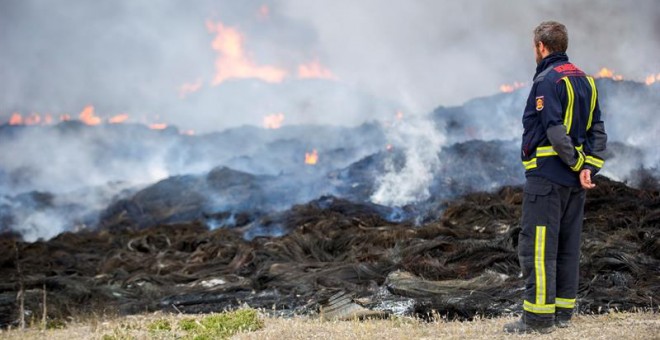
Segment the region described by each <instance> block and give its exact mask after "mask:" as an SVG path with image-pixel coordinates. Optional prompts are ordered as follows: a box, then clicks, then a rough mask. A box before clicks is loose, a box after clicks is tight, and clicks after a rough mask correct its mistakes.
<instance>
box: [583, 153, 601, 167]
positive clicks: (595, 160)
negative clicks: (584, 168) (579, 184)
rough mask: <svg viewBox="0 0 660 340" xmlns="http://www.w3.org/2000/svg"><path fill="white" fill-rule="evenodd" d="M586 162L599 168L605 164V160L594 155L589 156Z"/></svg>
mask: <svg viewBox="0 0 660 340" xmlns="http://www.w3.org/2000/svg"><path fill="white" fill-rule="evenodd" d="M584 162H585V163H587V164H591V165H593V166H595V167H597V168H599V169H600V168H602V167H603V165H604V164H605V161H604V160H602V159H600V158H597V157H594V156H587V159H586V160H585V161H584Z"/></svg>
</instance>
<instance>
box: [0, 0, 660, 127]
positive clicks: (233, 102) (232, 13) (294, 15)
mask: <svg viewBox="0 0 660 340" xmlns="http://www.w3.org/2000/svg"><path fill="white" fill-rule="evenodd" d="M264 6H265V7H266V8H267V9H268V10H267V11H266V12H267V13H266V14H264V13H263V8H264ZM209 20H210V21H212V22H222V23H223V24H224V25H226V26H228V27H233V28H235V29H236V30H238V31H239V32H240V33H241V34H242V35H243V37H244V48H245V51H246V54H247V55H248V56H249V58H250V59H251V60H253V61H254V62H255V63H257V64H259V65H271V66H275V67H278V68H281V69H284V70H287V77H286V78H285V79H284V80H283V81H282V82H281V83H267V82H264V81H262V80H258V79H230V80H228V81H226V82H223V83H221V84H219V85H217V86H213V85H212V84H211V82H212V80H213V78H214V75H215V72H216V69H215V65H214V62H215V60H216V58H217V56H218V54H217V53H216V51H214V50H213V49H212V48H211V42H212V40H213V38H214V35H213V34H212V33H210V32H209V31H208V30H207V28H206V26H205V23H206V22H207V21H209ZM543 20H558V21H561V22H563V23H564V24H566V26H567V27H568V30H569V36H570V43H569V50H568V53H569V56H570V57H571V59H572V61H573V62H575V63H576V64H577V65H578V66H579V67H581V68H583V69H584V70H585V71H587V72H590V73H594V72H597V71H598V70H599V69H600V68H601V67H608V68H611V69H613V70H614V71H615V72H617V73H620V74H622V75H624V77H626V78H628V79H636V80H643V79H644V77H645V76H646V75H648V74H652V73H653V74H657V73H660V58H658V55H660V39H658V38H659V37H658V32H660V4H658V2H657V1H653V0H648V1H580V2H576V1H568V0H563V1H523V0H516V1H506V2H505V1H431V0H421V1H399V0H393V1H387V2H385V1H376V0H360V1H348V0H333V1H300V0H267V1H249V0H248V1H209V0H201V1H174V0H171V1H157V2H155V1H148V0H116V1H83V0H62V1H47V0H41V1H40V0H15V1H12V0H1V1H0V81H1V84H2V85H1V86H2V87H1V88H0V123H4V122H6V121H7V120H8V118H9V116H10V115H11V114H12V113H13V112H20V113H22V114H29V113H32V112H38V113H42V114H43V113H52V114H55V115H57V114H62V113H69V114H71V115H73V116H76V115H77V114H78V113H79V112H80V111H81V110H82V109H83V107H84V106H85V105H94V107H95V109H96V113H97V114H98V115H99V116H101V117H104V118H107V117H109V116H112V115H115V114H119V113H128V114H129V115H131V117H132V119H133V120H134V121H141V120H142V121H145V122H153V121H163V122H166V123H171V124H175V125H177V126H179V127H180V128H182V129H195V130H198V131H201V132H208V131H213V130H220V129H224V128H228V127H232V126H238V125H244V124H248V125H259V124H261V120H262V118H263V117H264V116H265V115H269V114H273V113H283V114H284V115H285V116H286V119H285V121H284V123H285V124H301V123H305V124H340V125H355V124H359V123H361V122H364V121H367V120H373V119H384V118H387V117H390V116H392V115H394V114H395V112H396V110H402V111H405V112H407V113H413V114H414V113H427V112H429V111H431V110H432V109H433V108H435V107H436V106H438V105H457V104H461V103H463V102H465V101H466V100H468V99H471V98H475V97H480V96H486V95H490V94H493V93H495V92H497V91H498V87H499V85H500V84H502V83H511V82H514V81H528V80H529V79H530V78H531V75H532V74H533V71H534V67H535V64H534V57H533V52H532V42H531V38H532V34H531V31H532V29H533V28H534V26H535V25H537V24H538V23H539V22H540V21H543ZM314 60H316V61H318V62H319V63H321V64H322V65H323V66H324V67H326V68H327V69H329V70H331V71H332V73H333V74H334V75H335V76H336V78H337V79H336V80H328V79H299V78H298V77H297V75H296V70H297V67H298V65H301V64H304V63H308V62H310V61H314ZM196 81H200V82H201V84H202V86H201V89H200V90H199V91H197V92H195V93H190V94H189V95H187V96H186V97H185V98H181V97H180V96H179V88H180V87H181V86H182V84H184V83H193V82H196Z"/></svg>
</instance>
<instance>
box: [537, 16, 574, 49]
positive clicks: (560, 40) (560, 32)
mask: <svg viewBox="0 0 660 340" xmlns="http://www.w3.org/2000/svg"><path fill="white" fill-rule="evenodd" d="M539 42H542V43H543V45H545V47H546V48H547V49H548V51H549V52H550V53H553V52H566V49H568V31H567V30H566V26H564V25H563V24H561V23H558V22H556V21H544V22H542V23H540V24H539V25H538V26H536V28H535V29H534V45H538V43H539Z"/></svg>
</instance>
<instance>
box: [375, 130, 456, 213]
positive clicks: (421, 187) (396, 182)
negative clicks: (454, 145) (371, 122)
mask: <svg viewBox="0 0 660 340" xmlns="http://www.w3.org/2000/svg"><path fill="white" fill-rule="evenodd" d="M388 137H389V138H390V140H391V141H392V145H394V147H396V148H400V149H402V150H403V154H404V156H405V160H404V164H403V166H402V167H401V168H399V167H397V166H396V165H395V164H394V162H393V159H392V158H390V159H388V160H387V163H386V165H385V167H386V171H387V172H386V173H384V174H382V175H381V176H380V177H379V178H377V179H376V187H377V188H376V190H375V192H374V193H373V195H372V196H371V200H372V201H373V202H374V203H379V204H384V205H388V206H403V205H406V204H410V203H414V202H419V201H423V200H425V199H427V198H429V197H430V195H431V194H430V192H429V185H430V184H431V182H432V181H433V179H434V178H435V177H436V175H437V174H436V173H435V171H436V170H437V168H438V165H439V164H440V160H439V159H438V152H439V151H440V148H441V147H442V146H443V145H444V143H445V137H444V135H443V133H442V132H440V131H438V130H437V129H436V128H435V124H434V123H433V122H432V121H430V120H429V119H428V118H427V117H411V118H409V119H401V120H399V121H397V122H395V124H394V126H392V128H391V130H390V133H389V135H388Z"/></svg>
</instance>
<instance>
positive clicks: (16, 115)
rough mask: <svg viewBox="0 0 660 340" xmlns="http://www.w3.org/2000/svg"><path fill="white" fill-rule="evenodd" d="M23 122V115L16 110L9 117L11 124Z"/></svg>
mask: <svg viewBox="0 0 660 340" xmlns="http://www.w3.org/2000/svg"><path fill="white" fill-rule="evenodd" d="M21 124H23V116H21V114H20V113H18V112H14V113H12V115H11V117H9V125H21Z"/></svg>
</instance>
